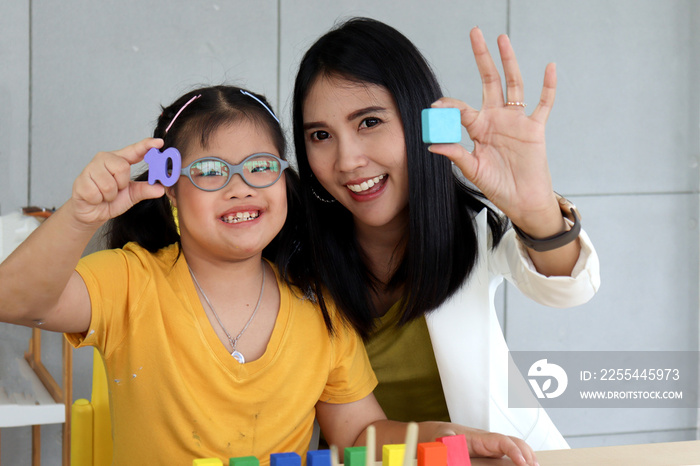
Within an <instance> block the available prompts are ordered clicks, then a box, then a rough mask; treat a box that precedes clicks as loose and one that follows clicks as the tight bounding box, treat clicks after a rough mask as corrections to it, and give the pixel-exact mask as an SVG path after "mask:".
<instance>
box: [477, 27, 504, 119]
mask: <svg viewBox="0 0 700 466" xmlns="http://www.w3.org/2000/svg"><path fill="white" fill-rule="evenodd" d="M469 39H470V40H471V43H472V51H473V52H474V59H475V60H476V66H477V68H479V74H480V75H481V83H482V86H483V107H484V108H486V107H500V106H503V104H504V101H503V88H502V87H501V76H500V75H499V74H498V69H497V68H496V64H495V63H494V62H493V59H492V58H491V54H490V53H489V50H488V48H487V47H486V41H485V40H484V35H483V34H482V33H481V29H479V28H474V29H472V30H471V32H470V33H469Z"/></svg>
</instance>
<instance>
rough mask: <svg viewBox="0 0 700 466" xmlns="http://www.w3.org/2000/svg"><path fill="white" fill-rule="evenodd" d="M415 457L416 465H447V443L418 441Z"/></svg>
mask: <svg viewBox="0 0 700 466" xmlns="http://www.w3.org/2000/svg"><path fill="white" fill-rule="evenodd" d="M416 458H417V460H418V466H447V445H445V444H444V443H442V442H425V443H419V444H418V448H417V449H416Z"/></svg>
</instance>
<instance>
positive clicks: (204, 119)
mask: <svg viewBox="0 0 700 466" xmlns="http://www.w3.org/2000/svg"><path fill="white" fill-rule="evenodd" d="M242 90H243V89H241V88H238V87H234V86H214V87H205V88H200V89H195V90H193V91H191V92H188V93H187V94H185V95H183V96H182V97H180V98H178V99H177V100H176V101H175V102H173V103H172V104H171V105H169V106H167V107H164V108H163V109H162V110H163V111H162V113H161V115H160V117H159V118H158V122H157V124H156V128H155V131H154V132H153V137H157V138H162V139H163V140H164V141H165V144H164V146H163V149H162V150H165V149H167V148H168V147H175V148H177V149H178V150H179V151H181V152H182V151H183V150H184V149H185V148H186V147H188V146H189V144H190V143H191V142H193V141H196V140H197V139H198V142H199V144H200V145H201V146H203V147H206V146H207V144H208V142H209V139H210V138H211V137H212V135H213V134H214V133H215V132H216V131H217V130H218V129H219V128H221V127H222V126H226V125H230V124H232V123H235V122H238V121H242V120H247V121H249V122H252V123H254V124H255V125H257V127H258V128H260V130H261V131H264V132H266V133H268V135H269V136H270V137H271V139H272V142H273V143H274V144H275V148H276V149H277V151H278V152H279V156H280V157H281V158H283V159H284V158H285V150H286V142H285V138H284V133H283V131H282V128H281V127H280V124H279V122H278V121H277V120H276V119H275V117H274V116H273V115H272V114H271V112H272V110H271V109H272V106H271V105H270V104H269V103H268V102H267V100H266V99H265V97H264V96H262V95H259V94H254V93H252V92H250V91H246V92H248V93H249V94H252V95H254V96H255V97H256V98H258V99H260V101H261V102H264V103H265V105H267V107H268V108H269V109H270V111H268V110H267V109H265V107H263V105H261V104H260V102H258V101H256V100H255V99H253V98H252V97H250V95H246V94H244V93H242V92H241V91H242ZM195 96H200V97H197V98H196V99H195V100H193V101H192V102H190V103H189V104H188V105H187V106H185V104H186V103H187V102H189V101H190V99H192V98H193V97H195ZM183 106H185V107H184V109H183ZM180 110H182V112H180V114H179V115H178V112H179V111H180ZM176 115H177V119H175V121H174V123H173V119H174V118H175V116H176ZM171 123H173V124H172V126H171V127H170V128H168V126H169V125H171ZM284 176H285V180H286V185H287V204H288V210H287V219H286V221H285V224H284V226H283V227H282V230H281V231H280V232H279V234H278V235H277V236H276V237H275V239H274V240H273V241H272V242H271V243H270V244H269V245H268V246H267V247H265V249H264V250H263V257H265V258H267V259H269V260H271V261H273V262H275V263H276V264H277V265H278V267H280V270H282V272H283V275H284V276H286V273H285V272H287V269H286V267H287V264H289V262H290V260H289V257H290V256H292V255H293V254H294V251H295V250H296V249H298V243H297V241H296V238H298V237H300V236H303V235H304V232H303V231H300V230H299V227H298V225H299V224H300V223H301V219H303V217H304V215H303V213H302V203H301V198H300V195H299V176H298V175H297V173H296V172H295V171H294V170H292V169H291V168H288V169H286V170H285V171H284ZM136 179H137V180H139V181H145V180H147V179H148V171H146V172H144V173H142V174H141V175H139V176H138V177H137V178H136ZM106 237H107V244H108V247H110V248H121V247H123V246H124V245H125V244H126V243H128V242H130V241H134V242H136V243H138V244H139V245H141V246H142V247H143V248H145V249H147V250H148V251H151V252H156V251H158V250H159V249H161V248H164V247H166V246H169V245H171V244H173V243H177V244H178V245H179V244H180V235H179V233H178V229H177V225H176V223H175V218H174V216H173V209H172V207H171V205H170V201H169V199H168V197H167V196H166V195H163V196H162V197H160V198H157V199H147V200H144V201H141V202H139V203H138V204H136V205H135V206H133V207H132V208H131V209H129V210H128V211H127V212H125V213H124V214H122V215H120V216H118V217H116V218H114V219H113V220H112V221H111V222H110V224H109V225H108V229H107V231H106ZM324 318H325V320H326V325H328V326H329V329H330V320H329V319H328V317H327V315H326V314H324Z"/></svg>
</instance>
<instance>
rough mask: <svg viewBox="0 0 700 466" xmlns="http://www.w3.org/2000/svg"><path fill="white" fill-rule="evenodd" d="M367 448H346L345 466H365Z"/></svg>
mask: <svg viewBox="0 0 700 466" xmlns="http://www.w3.org/2000/svg"><path fill="white" fill-rule="evenodd" d="M366 456H367V447H346V448H345V466H365V457H366Z"/></svg>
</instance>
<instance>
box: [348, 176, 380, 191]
mask: <svg viewBox="0 0 700 466" xmlns="http://www.w3.org/2000/svg"><path fill="white" fill-rule="evenodd" d="M383 179H384V175H379V176H375V177H374V178H372V179H369V180H367V181H363V182H362V183H360V184H349V185H346V186H347V188H348V189H349V190H350V191H352V192H354V193H361V192H362V191H367V190H368V189H369V188H371V187H372V186H374V185H375V184H377V183H379V182H380V181H382V180H383Z"/></svg>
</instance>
